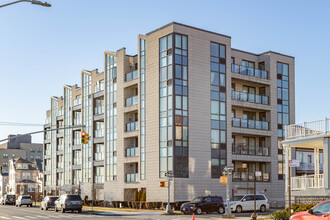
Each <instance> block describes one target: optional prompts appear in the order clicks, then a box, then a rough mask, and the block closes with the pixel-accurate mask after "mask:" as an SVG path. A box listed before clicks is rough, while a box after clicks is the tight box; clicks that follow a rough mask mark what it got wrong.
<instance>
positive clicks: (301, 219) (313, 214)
mask: <svg viewBox="0 0 330 220" xmlns="http://www.w3.org/2000/svg"><path fill="white" fill-rule="evenodd" d="M329 218H330V199H328V200H325V201H323V202H320V203H319V204H317V205H316V206H314V207H313V208H311V209H309V210H308V211H304V212H297V213H295V214H293V215H292V216H291V218H290V220H318V219H320V220H324V219H329Z"/></svg>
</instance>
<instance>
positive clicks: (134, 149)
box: [126, 147, 139, 157]
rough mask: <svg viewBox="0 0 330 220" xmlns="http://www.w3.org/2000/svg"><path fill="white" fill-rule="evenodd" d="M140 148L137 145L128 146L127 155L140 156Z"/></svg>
mask: <svg viewBox="0 0 330 220" xmlns="http://www.w3.org/2000/svg"><path fill="white" fill-rule="evenodd" d="M138 155H139V154H138V148H137V147H130V148H126V157H136V156H138Z"/></svg>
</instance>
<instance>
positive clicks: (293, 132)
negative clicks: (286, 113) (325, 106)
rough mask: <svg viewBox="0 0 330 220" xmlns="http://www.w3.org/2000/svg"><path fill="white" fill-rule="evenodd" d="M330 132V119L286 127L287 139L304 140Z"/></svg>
mask: <svg viewBox="0 0 330 220" xmlns="http://www.w3.org/2000/svg"><path fill="white" fill-rule="evenodd" d="M329 132H330V119H327V118H325V119H323V120H317V121H311V122H303V123H299V124H292V125H286V126H285V139H294V138H303V137H311V136H317V135H321V134H327V133H329Z"/></svg>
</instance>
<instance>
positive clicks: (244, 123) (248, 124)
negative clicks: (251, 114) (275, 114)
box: [232, 118, 269, 130]
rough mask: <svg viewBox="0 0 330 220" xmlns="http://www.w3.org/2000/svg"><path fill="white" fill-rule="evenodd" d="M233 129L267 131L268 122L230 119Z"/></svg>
mask: <svg viewBox="0 0 330 220" xmlns="http://www.w3.org/2000/svg"><path fill="white" fill-rule="evenodd" d="M232 123H233V127H238V128H250V129H257V130H268V129H269V122H268V121H256V120H247V119H242V118H232Z"/></svg>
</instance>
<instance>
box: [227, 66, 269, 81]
mask: <svg viewBox="0 0 330 220" xmlns="http://www.w3.org/2000/svg"><path fill="white" fill-rule="evenodd" d="M231 71H232V72H233V73H239V74H242V75H247V76H254V77H257V78H262V79H268V72H267V71H266V70H259V69H254V68H251V67H246V66H240V65H237V64H231Z"/></svg>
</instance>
